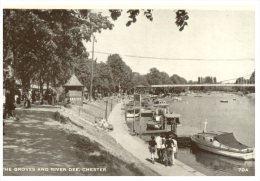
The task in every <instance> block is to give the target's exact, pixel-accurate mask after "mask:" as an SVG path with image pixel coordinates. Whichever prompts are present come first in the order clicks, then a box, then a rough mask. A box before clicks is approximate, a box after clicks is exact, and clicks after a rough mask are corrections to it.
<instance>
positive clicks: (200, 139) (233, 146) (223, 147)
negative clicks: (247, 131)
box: [191, 128, 255, 160]
mask: <svg viewBox="0 0 260 181" xmlns="http://www.w3.org/2000/svg"><path fill="white" fill-rule="evenodd" d="M191 140H192V142H193V143H194V144H196V145H197V147H199V148H200V149H203V150H206V151H209V152H212V153H215V154H219V155H223V156H228V157H232V158H237V159H242V160H254V159H255V154H254V153H255V150H254V148H252V147H249V146H246V145H244V144H242V143H240V142H239V141H237V139H236V138H235V137H234V135H233V133H227V132H207V131H206V129H205V128H204V131H203V132H202V133H198V134H195V135H193V136H192V137H191Z"/></svg>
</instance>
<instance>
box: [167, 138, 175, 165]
mask: <svg viewBox="0 0 260 181" xmlns="http://www.w3.org/2000/svg"><path fill="white" fill-rule="evenodd" d="M173 145H174V142H173V140H172V136H168V137H167V138H166V141H165V147H166V156H167V159H166V161H165V166H172V165H173V161H172V154H173Z"/></svg>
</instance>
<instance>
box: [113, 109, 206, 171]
mask: <svg viewBox="0 0 260 181" xmlns="http://www.w3.org/2000/svg"><path fill="white" fill-rule="evenodd" d="M121 107H122V105H121V104H117V105H116V106H115V108H114V109H113V111H112V113H111V114H110V116H109V123H111V124H113V126H114V131H113V132H109V134H110V135H111V136H112V137H113V138H115V140H116V141H117V142H118V143H119V144H120V145H122V147H124V148H125V149H126V150H127V151H129V152H130V153H132V154H133V155H135V156H136V157H137V158H138V159H139V160H140V161H141V162H142V163H143V164H144V165H145V166H147V167H149V168H151V169H152V170H155V171H156V172H158V173H159V174H160V175H165V176H202V175H203V174H202V173H200V172H197V171H196V170H194V169H192V168H191V167H189V166H187V165H185V164H183V163H182V162H180V161H178V160H175V165H174V166H172V167H165V166H164V165H162V164H160V163H155V164H152V163H151V162H150V154H149V151H148V145H147V144H146V143H145V142H144V141H143V140H141V139H140V138H139V137H137V136H131V135H130V134H129V129H128V127H127V125H126V122H125V116H124V115H125V114H124V111H123V110H121Z"/></svg>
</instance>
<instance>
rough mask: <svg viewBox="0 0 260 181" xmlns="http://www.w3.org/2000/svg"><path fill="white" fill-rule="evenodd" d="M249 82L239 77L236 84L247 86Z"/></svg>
mask: <svg viewBox="0 0 260 181" xmlns="http://www.w3.org/2000/svg"><path fill="white" fill-rule="evenodd" d="M247 81H248V80H247V79H245V78H244V77H239V78H238V79H237V80H236V82H235V84H246V83H247Z"/></svg>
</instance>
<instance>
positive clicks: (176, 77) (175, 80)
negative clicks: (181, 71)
mask: <svg viewBox="0 0 260 181" xmlns="http://www.w3.org/2000/svg"><path fill="white" fill-rule="evenodd" d="M170 79H171V82H172V83H173V84H186V83H187V80H186V79H184V78H183V77H180V76H179V75H177V74H173V75H172V76H171V77H170Z"/></svg>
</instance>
